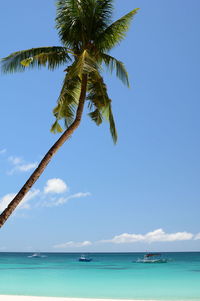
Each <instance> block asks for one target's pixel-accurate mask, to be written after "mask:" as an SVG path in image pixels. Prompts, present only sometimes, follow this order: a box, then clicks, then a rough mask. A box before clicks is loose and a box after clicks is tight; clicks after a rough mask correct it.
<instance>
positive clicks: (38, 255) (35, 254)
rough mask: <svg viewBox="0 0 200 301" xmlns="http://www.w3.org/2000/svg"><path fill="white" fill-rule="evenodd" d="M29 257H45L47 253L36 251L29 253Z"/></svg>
mask: <svg viewBox="0 0 200 301" xmlns="http://www.w3.org/2000/svg"><path fill="white" fill-rule="evenodd" d="M28 257H29V258H44V257H46V255H41V253H40V252H35V253H33V254H32V255H29V256H28Z"/></svg>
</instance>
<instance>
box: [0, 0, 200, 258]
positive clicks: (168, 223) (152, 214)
mask: <svg viewBox="0 0 200 301" xmlns="http://www.w3.org/2000/svg"><path fill="white" fill-rule="evenodd" d="M136 7H139V8H140V11H139V13H138V14H137V16H136V17H135V19H134V21H133V23H132V26H131V29H130V31H129V33H128V35H127V37H126V39H125V41H124V42H122V44H121V45H120V46H119V47H117V48H116V49H114V50H113V52H112V54H113V55H114V56H116V57H117V58H119V59H120V60H122V61H123V62H124V63H125V65H126V66H127V69H128V72H129V76H130V82H131V88H130V89H127V88H126V87H125V86H123V85H122V84H121V82H120V81H119V80H118V79H116V78H115V76H114V74H113V76H110V74H108V73H105V80H106V82H107V85H108V90H109V94H110V97H111V98H112V100H113V111H114V115H115V119H116V124H117V129H118V134H119V141H118V144H117V145H116V146H114V145H113V143H112V140H111V137H110V134H109V129H108V124H106V123H105V124H104V125H102V126H100V127H97V126H96V125H95V124H93V123H92V122H91V121H90V119H89V118H88V117H87V111H85V114H84V117H83V121H82V124H81V126H80V128H79V129H78V130H77V132H76V133H75V134H74V136H73V137H72V138H71V139H70V140H69V141H68V142H67V143H66V144H65V145H64V146H63V147H62V149H61V150H60V151H59V152H58V153H57V154H56V156H55V157H54V159H53V161H52V162H51V163H50V165H49V166H48V168H47V169H46V171H45V172H44V174H43V175H42V176H41V178H40V179H39V181H38V182H37V183H36V184H35V186H34V188H33V189H32V190H31V192H30V193H29V195H28V196H27V198H26V200H25V202H24V203H23V204H22V205H21V207H20V208H19V209H18V210H16V212H15V214H14V215H13V216H12V217H11V218H10V219H9V220H8V222H7V223H6V224H5V226H4V227H3V228H2V229H1V230H0V250H2V251H34V250H41V251H56V252H65V251H66V252H71V251H76V252H82V251H145V250H149V251H156V250H158V251H164V250H166V251H187V250H194V251H195V250H199V249H200V234H199V233H200V223H199V212H200V185H199V180H200V177H199V173H200V156H199V153H200V140H199V132H200V121H199V111H200V103H199V95H200V91H199V63H200V59H199V50H200V42H199V34H200V20H199V10H200V2H199V0H193V1H192V3H191V1H189V0H167V1H159V0H152V1H149V0H134V1H133V0H123V1H122V0H115V13H114V19H115V18H119V17H120V16H122V15H123V14H125V13H127V12H129V11H130V10H132V9H133V8H136ZM55 12H56V10H55V2H54V0H50V1H49V0H43V1H39V0H35V1H25V0H19V1H17V2H16V1H13V3H12V6H11V4H10V2H8V3H7V2H5V1H4V2H1V4H0V20H1V21H0V22H1V26H0V31H1V48H0V57H5V56H7V55H8V54H10V53H11V52H14V51H17V50H22V49H28V48H32V47H39V46H48V45H60V42H59V39H58V36H57V32H56V30H55V22H54V19H55ZM63 74H64V73H63V68H60V69H58V70H57V71H55V72H50V71H48V70H45V69H41V70H33V71H27V72H25V73H20V74H14V75H13V74H12V75H0V99H1V118H0V136H1V141H0V210H3V207H4V206H5V204H6V203H7V202H8V200H10V199H11V197H12V196H13V195H14V194H15V193H16V192H17V191H18V190H19V188H20V187H21V186H22V185H23V184H24V182H25V181H26V179H27V177H28V176H29V175H30V173H31V171H32V170H33V168H34V166H36V165H37V164H38V162H39V161H40V159H41V158H42V156H43V155H44V154H45V152H46V151H47V150H48V149H49V147H50V146H51V145H52V144H53V142H54V141H55V140H56V138H57V137H56V136H55V135H53V134H51V133H50V131H49V129H50V127H51V125H52V123H53V121H54V119H53V115H52V109H53V108H54V107H55V104H56V100H57V97H58V95H59V91H60V88H61V84H62V80H63Z"/></svg>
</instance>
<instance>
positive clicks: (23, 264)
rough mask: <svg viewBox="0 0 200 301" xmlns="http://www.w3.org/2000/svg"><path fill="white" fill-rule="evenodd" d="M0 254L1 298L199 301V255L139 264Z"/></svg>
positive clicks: (120, 256)
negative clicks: (22, 296)
mask: <svg viewBox="0 0 200 301" xmlns="http://www.w3.org/2000/svg"><path fill="white" fill-rule="evenodd" d="M40 255H41V257H39V258H34V257H30V256H31V254H30V253H3V252H2V253H0V295H27V296H28V295H31V296H52V297H53V296H55V297H76V298H79V297H80V298H81V297H82V298H106V299H109V298H110V299H113V298H115V299H129V300H130V299H137V300H187V301H188V300H193V301H194V300H200V252H181V253H163V257H164V258H167V259H168V262H167V263H138V262H137V259H138V258H142V257H143V256H144V253H90V254H87V255H88V256H89V257H91V258H92V261H91V262H79V261H78V258H79V257H80V255H81V254H79V253H41V254H40Z"/></svg>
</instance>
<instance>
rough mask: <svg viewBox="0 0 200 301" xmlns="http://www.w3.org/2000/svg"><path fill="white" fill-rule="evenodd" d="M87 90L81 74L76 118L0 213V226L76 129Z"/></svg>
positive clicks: (84, 77)
mask: <svg viewBox="0 0 200 301" xmlns="http://www.w3.org/2000/svg"><path fill="white" fill-rule="evenodd" d="M86 91H87V75H83V77H82V84H81V94H80V97H79V105H78V108H77V112H76V118H75V120H74V122H73V123H72V124H71V126H70V127H69V128H68V129H67V130H66V131H65V132H64V133H63V134H62V136H61V137H60V138H59V139H58V140H57V141H56V143H55V144H54V145H53V146H52V147H51V148H50V149H49V151H48V152H47V153H46V155H45V156H44V158H43V159H42V160H41V162H40V164H39V165H38V167H37V168H36V169H35V171H34V172H33V173H32V175H31V176H30V178H29V179H28V181H27V182H26V183H25V184H24V186H23V187H22V188H21V190H20V191H19V192H18V194H17V195H16V196H15V197H14V199H13V200H12V201H11V202H10V204H9V205H8V207H7V208H6V209H5V210H4V211H3V212H2V213H1V214H0V228H1V227H2V226H3V225H4V223H5V222H6V220H7V219H8V218H9V216H10V215H11V214H12V212H13V211H14V210H15V208H16V207H17V206H18V205H19V203H20V202H21V201H22V199H23V198H24V196H25V195H26V194H27V192H28V191H29V190H30V189H31V187H32V186H33V185H34V183H35V182H36V181H37V179H38V178H39V177H40V176H41V174H42V173H43V171H44V169H45V168H46V167H47V165H48V163H49V162H50V160H51V159H52V157H53V156H54V155H55V153H56V152H57V151H58V149H59V148H60V147H61V146H62V145H63V144H64V142H65V141H66V140H67V139H68V138H69V137H70V136H71V135H72V134H73V132H74V131H75V130H76V129H77V127H78V126H79V124H80V122H81V117H82V113H83V108H84V103H85V97H86Z"/></svg>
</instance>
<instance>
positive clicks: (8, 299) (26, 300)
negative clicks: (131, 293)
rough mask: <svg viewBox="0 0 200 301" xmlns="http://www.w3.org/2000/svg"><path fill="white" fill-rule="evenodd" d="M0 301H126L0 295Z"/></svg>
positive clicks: (118, 300) (121, 300)
mask: <svg viewBox="0 0 200 301" xmlns="http://www.w3.org/2000/svg"><path fill="white" fill-rule="evenodd" d="M0 301H127V300H123V299H117V300H116V299H93V298H91V299H89V298H60V297H33V296H10V295H9V296H8V295H6V296H5V295H0ZM129 301H131V300H129ZM134 301H142V300H134ZM148 301H153V300H148Z"/></svg>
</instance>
